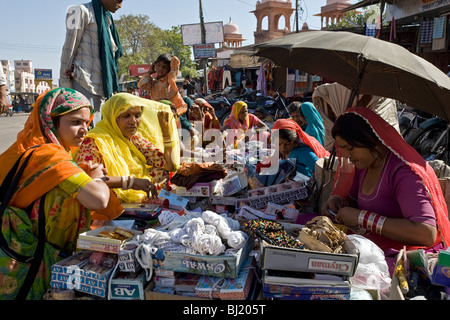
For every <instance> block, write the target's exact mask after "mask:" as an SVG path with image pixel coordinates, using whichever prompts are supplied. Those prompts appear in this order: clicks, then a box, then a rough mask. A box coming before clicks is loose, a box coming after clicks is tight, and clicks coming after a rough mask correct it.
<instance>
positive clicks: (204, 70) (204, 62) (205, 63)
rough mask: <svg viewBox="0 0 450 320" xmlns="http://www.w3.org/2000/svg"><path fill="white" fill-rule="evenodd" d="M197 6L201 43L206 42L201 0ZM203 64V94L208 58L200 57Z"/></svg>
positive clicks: (206, 85)
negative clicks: (198, 9) (198, 8)
mask: <svg viewBox="0 0 450 320" xmlns="http://www.w3.org/2000/svg"><path fill="white" fill-rule="evenodd" d="M198 2H199V7H200V30H201V35H202V44H205V43H206V29H205V20H204V18H203V6H202V0H198ZM202 64H203V81H204V82H205V91H206V92H205V95H207V94H208V91H209V89H208V74H207V73H206V71H207V67H208V58H204V59H202Z"/></svg>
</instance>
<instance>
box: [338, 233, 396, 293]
mask: <svg viewBox="0 0 450 320" xmlns="http://www.w3.org/2000/svg"><path fill="white" fill-rule="evenodd" d="M347 237H348V238H349V239H350V240H351V241H352V242H353V243H354V244H355V246H356V247H357V248H358V250H359V254H360V256H359V262H358V266H357V267H356V272H355V275H354V276H353V277H352V278H351V282H352V286H354V287H357V288H362V289H376V290H379V292H380V293H382V294H384V295H388V294H389V291H390V288H391V277H390V275H389V267H388V265H387V263H386V259H385V256H384V252H383V251H382V250H381V249H380V247H378V246H377V245H376V244H375V243H374V242H372V241H371V240H369V239H367V238H365V237H363V236H361V235H359V234H351V235H348V236H347Z"/></svg>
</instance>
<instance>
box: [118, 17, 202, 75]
mask: <svg viewBox="0 0 450 320" xmlns="http://www.w3.org/2000/svg"><path fill="white" fill-rule="evenodd" d="M114 22H115V24H116V27H117V31H118V33H119V37H120V41H121V43H122V47H123V51H124V55H123V56H122V57H121V58H120V59H119V77H120V76H121V75H125V80H132V77H130V76H129V69H128V66H129V65H134V64H150V63H152V62H153V61H155V60H156V58H158V56H159V55H160V54H163V53H171V54H173V55H175V56H177V57H178V59H180V69H181V73H182V75H183V77H184V76H186V75H187V74H189V75H191V77H193V76H196V69H195V63H194V61H192V58H191V56H192V49H191V47H190V46H184V45H183V41H182V37H181V27H179V26H174V27H172V29H171V30H162V29H161V28H159V27H157V26H156V25H155V24H153V23H152V22H151V21H150V19H149V17H148V16H147V15H142V14H139V15H132V14H128V15H122V16H120V17H119V18H118V19H115V20H114Z"/></svg>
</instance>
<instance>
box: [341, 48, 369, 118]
mask: <svg viewBox="0 0 450 320" xmlns="http://www.w3.org/2000/svg"><path fill="white" fill-rule="evenodd" d="M360 63H361V64H362V69H361V70H360ZM366 66H367V60H364V57H362V56H361V55H359V56H358V62H357V69H358V70H359V73H358V80H357V81H356V85H355V86H354V87H353V88H352V91H351V93H350V98H349V99H348V103H347V107H346V108H345V109H349V108H351V107H352V105H353V101H354V100H355V98H356V97H358V100H359V87H360V86H361V81H362V78H363V76H364V70H365V69H366Z"/></svg>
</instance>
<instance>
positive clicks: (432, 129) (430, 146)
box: [405, 117, 450, 163]
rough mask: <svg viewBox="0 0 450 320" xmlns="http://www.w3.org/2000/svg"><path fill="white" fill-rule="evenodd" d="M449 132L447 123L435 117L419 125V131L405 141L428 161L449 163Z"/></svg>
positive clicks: (449, 128)
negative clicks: (436, 160)
mask: <svg viewBox="0 0 450 320" xmlns="http://www.w3.org/2000/svg"><path fill="white" fill-rule="evenodd" d="M449 132H450V124H449V123H447V121H445V120H443V119H441V118H439V117H433V118H430V119H428V120H425V121H423V122H422V123H420V124H419V127H418V128H417V130H415V131H414V132H413V133H412V134H410V135H409V136H408V137H407V138H406V139H405V140H406V142H408V144H409V145H411V146H412V147H413V148H414V149H416V150H417V152H419V153H420V155H421V156H422V157H423V158H424V159H426V160H434V159H439V160H442V161H444V162H446V163H448V162H449V160H450V157H449V141H450V139H449Z"/></svg>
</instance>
